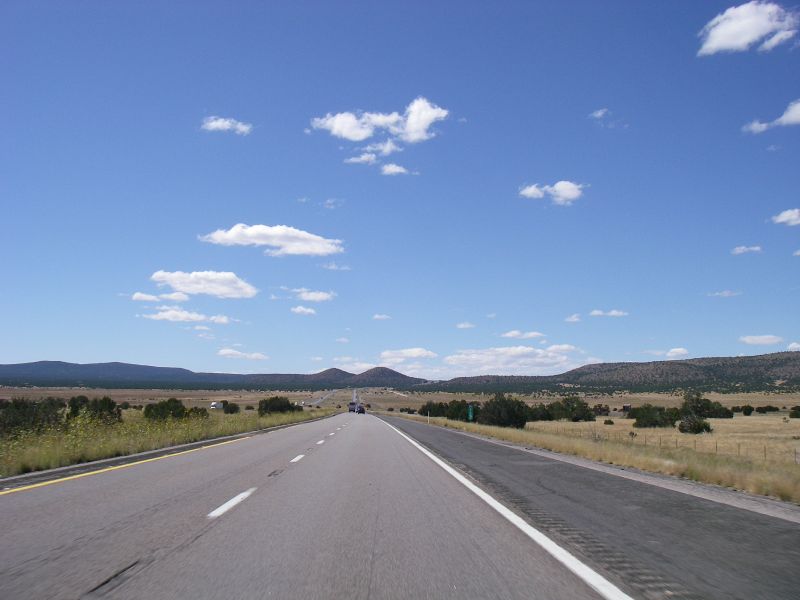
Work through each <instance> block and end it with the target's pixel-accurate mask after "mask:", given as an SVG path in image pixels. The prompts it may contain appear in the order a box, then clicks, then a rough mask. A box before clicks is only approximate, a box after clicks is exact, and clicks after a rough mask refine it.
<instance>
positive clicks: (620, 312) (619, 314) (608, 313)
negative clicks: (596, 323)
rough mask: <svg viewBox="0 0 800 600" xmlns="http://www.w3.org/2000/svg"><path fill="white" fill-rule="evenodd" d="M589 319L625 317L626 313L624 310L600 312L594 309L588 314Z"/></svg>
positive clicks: (614, 309) (613, 309)
mask: <svg viewBox="0 0 800 600" xmlns="http://www.w3.org/2000/svg"><path fill="white" fill-rule="evenodd" d="M589 316H590V317H627V316H628V313H627V312H625V311H624V310H618V309H616V308H612V309H611V310H600V309H597V308H595V309H594V310H593V311H592V312H590V313H589Z"/></svg>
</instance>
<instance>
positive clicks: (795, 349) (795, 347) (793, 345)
mask: <svg viewBox="0 0 800 600" xmlns="http://www.w3.org/2000/svg"><path fill="white" fill-rule="evenodd" d="M786 349H787V350H788V351H789V352H798V351H800V344H798V343H797V342H792V343H791V344H789V345H788V346H786Z"/></svg>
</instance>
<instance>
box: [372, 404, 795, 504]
mask: <svg viewBox="0 0 800 600" xmlns="http://www.w3.org/2000/svg"><path fill="white" fill-rule="evenodd" d="M498 396H501V395H498ZM498 396H496V397H495V399H497V398H498ZM491 402H492V400H490V401H489V402H487V403H485V404H484V406H483V407H481V408H480V411H478V410H476V412H477V413H478V414H479V415H484V416H485V415H486V407H487V405H489V404H490V403H491ZM520 404H524V403H522V402H520ZM446 406H447V405H444V408H443V407H438V408H437V409H436V412H433V411H431V412H433V414H431V416H430V417H429V416H428V414H427V411H426V407H425V406H423V407H422V409H421V411H420V414H409V413H408V411H403V412H402V413H400V414H398V413H397V412H392V413H387V415H389V414H393V415H395V416H401V417H403V418H406V419H412V420H416V421H421V422H430V424H431V425H436V426H439V427H444V428H449V429H455V430H460V431H464V432H468V433H473V434H478V435H482V436H486V437H491V438H495V439H498V440H503V441H507V442H512V443H514V444H519V445H523V446H531V447H538V448H542V449H545V450H551V451H554V452H560V453H563V454H571V455H574V456H580V457H583V458H588V459H590V460H595V461H599V462H604V463H608V464H613V465H617V466H623V467H631V468H636V469H641V470H643V471H650V472H653V473H662V474H665V475H673V476H677V477H684V478H687V479H691V480H694V481H698V482H703V483H711V484H715V485H721V486H725V487H729V488H733V489H737V490H743V491H747V492H750V493H754V494H759V495H764V496H770V497H774V498H779V499H781V500H786V501H792V502H795V503H798V504H800V465H798V464H796V462H795V461H796V457H797V455H798V454H800V452H798V447H800V419H796V418H793V419H789V418H787V417H781V416H778V415H771V416H758V417H755V416H754V417H744V416H742V415H739V416H736V417H735V418H729V417H722V418H714V417H709V418H708V419H705V418H702V417H697V415H694V413H693V418H692V419H686V418H685V415H684V421H692V422H693V420H696V419H701V420H702V421H704V422H705V423H707V424H708V427H709V428H710V429H711V430H712V432H713V433H703V434H699V435H698V434H692V433H682V432H681V431H679V429H678V428H677V427H675V426H674V423H672V422H667V423H666V426H661V427H641V426H640V427H634V426H633V425H634V423H635V422H636V421H634V420H633V419H619V418H617V419H616V420H612V419H605V420H604V421H596V420H595V419H594V417H588V416H587V418H586V420H576V421H572V420H538V421H530V420H528V421H526V422H521V421H522V420H523V418H524V417H523V416H522V415H521V414H517V413H518V412H521V410H522V407H516V409H515V408H514V407H512V406H511V405H510V404H509V405H508V406H499V405H498V406H494V407H491V406H490V410H492V411H494V412H495V413H496V414H500V415H503V417H504V418H506V419H510V420H511V421H514V424H511V421H509V425H511V426H501V425H498V424H489V423H486V421H487V420H488V419H479V421H480V420H483V421H484V422H483V423H481V422H478V423H475V422H468V421H467V420H466V419H465V418H464V419H461V418H459V416H456V418H452V417H451V418H447V417H446V416H439V414H441V411H442V410H446ZM541 406H542V405H539V406H534V407H529V409H528V410H529V413H528V417H530V414H531V412H533V413H534V414H536V411H541V410H542V408H541ZM427 408H431V407H427ZM456 408H457V407H455V406H454V407H452V409H453V410H455V409H456ZM501 408H502V409H503V410H499V409H501ZM563 408H564V405H563V403H562V404H561V405H559V406H557V407H556V410H563ZM713 408H714V407H712V409H713ZM476 409H477V407H476ZM577 409H578V410H583V409H584V407H581V406H578V407H577ZM436 413H439V414H436ZM434 415H436V416H434ZM540 416H541V413H540ZM679 416H680V415H678V414H677V413H676V416H675V418H676V420H677V418H678V417H679ZM670 418H671V417H670ZM489 421H490V422H491V420H489ZM667 421H669V418H668V419H667ZM495 423H496V420H495ZM605 423H607V424H605ZM703 427H704V426H703Z"/></svg>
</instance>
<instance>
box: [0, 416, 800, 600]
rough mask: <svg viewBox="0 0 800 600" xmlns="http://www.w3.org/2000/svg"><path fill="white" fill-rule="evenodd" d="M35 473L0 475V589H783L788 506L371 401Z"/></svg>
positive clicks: (283, 593)
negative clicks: (755, 504) (733, 499)
mask: <svg viewBox="0 0 800 600" xmlns="http://www.w3.org/2000/svg"><path fill="white" fill-rule="evenodd" d="M403 432H405V435H404V433H403ZM406 435H410V438H409V437H406ZM418 442H421V443H422V446H420V445H419V444H418ZM426 448H427V449H430V450H433V452H434V454H430V452H428V450H427V449H426ZM436 455H439V456H441V457H444V458H445V459H446V460H447V461H449V462H450V463H451V464H452V465H455V466H457V467H458V468H459V469H463V471H464V472H466V473H467V474H468V475H469V477H467V478H465V477H464V476H463V475H461V473H460V472H459V471H454V470H453V469H452V468H451V467H450V466H449V465H448V464H445V463H441V461H440V459H439V458H438V457H437V456H436ZM437 461H439V462H437ZM484 471H486V472H487V473H488V474H489V475H490V476H486V475H485V474H484ZM476 484H477V487H476ZM35 485H36V486H37V487H33V486H31V487H28V488H26V487H24V486H23V487H18V488H16V489H10V490H7V491H6V492H0V493H2V495H0V531H2V532H3V533H2V536H3V537H2V544H0V598H3V599H16V598H541V599H549V600H553V599H560V598H564V599H569V600H572V599H575V600H581V599H589V598H594V599H597V598H614V599H615V600H616V599H619V600H624V599H625V598H629V597H631V598H645V599H649V598H667V597H669V598H743V599H744V598H796V597H797V594H796V591H797V589H800V579H799V576H798V569H797V567H796V566H797V564H800V562H799V559H800V525H798V523H796V522H790V521H788V520H786V519H781V518H777V517H773V516H767V515H765V514H756V513H753V512H752V511H745V510H742V509H739V508H735V507H731V506H727V505H721V504H718V503H712V502H710V501H707V500H701V499H698V498H695V497H693V496H690V495H687V494H680V493H676V492H673V491H669V490H664V489H662V488H659V487H656V486H651V485H646V484H642V483H639V482H635V481H629V480H626V479H623V478H619V477H614V476H612V475H608V474H604V473H601V472H598V471H593V470H591V469H586V468H581V467H577V466H574V465H569V464H566V463H564V462H561V461H556V460H551V459H546V458H543V457H540V456H528V455H526V454H525V453H522V452H520V451H518V450H513V449H509V448H506V447H503V446H499V445H497V444H491V443H488V442H485V441H482V440H477V439H474V438H469V437H467V436H464V435H461V434H458V433H454V432H451V431H447V430H443V429H439V428H434V427H432V426H427V425H424V424H420V423H415V422H410V421H407V420H403V419H398V418H394V419H392V418H387V419H383V420H382V419H380V418H378V417H376V416H374V415H370V414H367V415H357V414H353V413H345V414H340V415H337V416H335V417H332V418H328V419H322V420H319V421H315V422H311V423H305V424H301V425H297V426H293V427H288V428H285V429H281V430H277V431H273V432H270V433H266V434H261V435H254V436H252V437H247V438H243V439H238V440H234V441H230V442H227V443H222V444H218V445H211V446H209V447H206V448H202V449H197V450H192V451H190V452H186V453H183V454H178V455H173V456H165V457H158V458H156V459H154V460H151V461H148V462H143V463H140V464H131V465H129V466H123V467H122V468H114V469H113V470H106V471H104V472H98V473H96V474H81V475H80V476H79V477H77V478H72V479H67V480H61V481H59V480H55V481H50V482H40V483H37V484H35ZM481 494H482V495H481ZM498 501H499V503H498ZM598 503H599V504H598ZM506 507H509V508H511V509H512V510H511V511H509V510H508V508H506ZM512 511H513V512H512ZM520 517H522V518H520Z"/></svg>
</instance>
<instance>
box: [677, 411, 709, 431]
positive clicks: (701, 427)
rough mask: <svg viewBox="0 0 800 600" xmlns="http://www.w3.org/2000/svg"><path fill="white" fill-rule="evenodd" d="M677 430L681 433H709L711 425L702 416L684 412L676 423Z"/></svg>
mask: <svg viewBox="0 0 800 600" xmlns="http://www.w3.org/2000/svg"><path fill="white" fill-rule="evenodd" d="M678 431H680V432H681V433H695V434H696V433H711V431H712V430H711V425H709V423H708V421H706V420H705V419H703V418H702V417H698V416H697V415H693V414H691V413H690V414H685V415H683V417H682V418H681V422H680V423H678Z"/></svg>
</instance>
